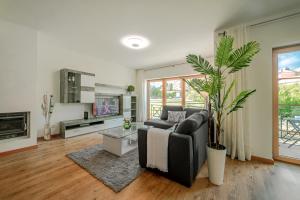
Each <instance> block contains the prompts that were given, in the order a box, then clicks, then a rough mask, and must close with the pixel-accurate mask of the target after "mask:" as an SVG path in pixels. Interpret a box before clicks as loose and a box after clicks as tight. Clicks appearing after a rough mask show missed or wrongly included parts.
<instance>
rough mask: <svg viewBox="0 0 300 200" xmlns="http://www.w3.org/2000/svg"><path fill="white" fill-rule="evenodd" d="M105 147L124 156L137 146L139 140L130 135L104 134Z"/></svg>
mask: <svg viewBox="0 0 300 200" xmlns="http://www.w3.org/2000/svg"><path fill="white" fill-rule="evenodd" d="M103 148H104V150H106V151H108V152H110V153H112V154H115V155H117V156H122V155H123V154H125V153H127V152H129V151H131V150H133V149H135V148H137V140H136V139H134V140H133V139H131V138H128V137H125V138H114V137H109V136H106V135H103Z"/></svg>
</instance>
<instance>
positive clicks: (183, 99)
mask: <svg viewBox="0 0 300 200" xmlns="http://www.w3.org/2000/svg"><path fill="white" fill-rule="evenodd" d="M193 78H204V75H201V74H198V75H188V76H174V77H168V78H159V79H150V80H147V118H148V119H150V83H151V82H159V81H161V82H162V106H165V105H166V103H167V98H166V92H167V91H166V85H167V84H166V83H167V81H168V80H180V81H181V106H185V103H186V84H185V81H184V80H185V79H193Z"/></svg>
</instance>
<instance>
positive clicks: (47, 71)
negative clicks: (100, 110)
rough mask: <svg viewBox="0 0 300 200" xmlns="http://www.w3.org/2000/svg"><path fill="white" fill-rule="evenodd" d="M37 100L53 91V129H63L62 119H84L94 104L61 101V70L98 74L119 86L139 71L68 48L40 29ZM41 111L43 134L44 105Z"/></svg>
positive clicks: (101, 79)
mask: <svg viewBox="0 0 300 200" xmlns="http://www.w3.org/2000/svg"><path fill="white" fill-rule="evenodd" d="M37 38H38V39H37V45H38V48H37V52H38V56H37V68H38V70H37V74H38V76H37V83H38V84H37V85H38V90H37V91H38V92H37V98H38V99H37V101H38V102H41V101H42V97H43V95H44V94H46V93H48V94H53V95H54V98H55V101H56V102H57V103H56V104H55V108H54V113H53V116H52V119H51V121H52V124H53V133H54V134H57V133H59V122H60V121H62V120H71V119H81V118H83V112H84V111H88V112H89V113H91V109H92V107H91V104H61V103H59V96H60V95H59V91H60V90H59V70H60V69H62V68H71V69H75V70H79V71H85V72H90V73H95V74H96V82H97V83H105V84H111V85H117V86H127V85H129V84H133V85H135V79H136V74H135V70H134V69H129V68H126V67H123V66H121V65H118V64H115V63H111V62H107V61H104V60H102V59H100V58H95V57H90V56H87V55H84V54H82V53H78V52H75V51H72V50H70V49H67V48H66V47H65V46H62V45H61V43H60V42H59V41H58V40H56V39H55V38H53V37H51V36H50V35H48V34H47V33H44V32H38V37H37ZM38 109H39V112H38V130H39V131H38V136H42V129H43V124H44V120H43V116H42V113H41V109H40V108H38Z"/></svg>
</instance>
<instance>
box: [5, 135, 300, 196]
mask: <svg viewBox="0 0 300 200" xmlns="http://www.w3.org/2000/svg"><path fill="white" fill-rule="evenodd" d="M101 141H102V138H101V136H100V135H99V134H89V135H84V136H80V137H76V138H71V139H66V140H64V139H55V140H52V141H49V142H39V145H38V148H37V149H33V150H29V151H26V152H21V153H16V154H13V155H9V156H6V157H1V158H0V199H1V200H4V199H22V200H34V199H55V200H58V199H59V200H60V199H80V200H89V199H108V200H109V199H128V200H129V199H130V200H135V199H143V200H146V199H242V200H247V199H289V200H292V199H300V167H299V166H294V165H288V164H283V163H277V162H276V163H275V165H274V166H273V165H267V164H262V163H259V162H254V161H251V162H240V161H236V160H230V159H227V160H226V170H225V183H224V185H222V186H214V185H212V184H211V183H209V181H208V178H207V167H206V166H204V167H203V168H202V169H201V172H200V173H199V175H198V177H197V179H196V181H195V183H194V185H193V186H192V187H191V188H186V187H184V186H181V185H179V184H177V183H175V182H173V181H170V180H168V179H166V178H164V177H161V176H159V175H157V174H155V173H152V172H148V171H146V172H144V173H142V174H141V175H140V177H139V178H137V179H136V180H135V181H134V182H132V183H131V184H130V185H129V186H128V187H126V188H125V189H124V190H123V191H121V192H120V193H117V194H116V193H114V192H113V191H112V190H110V189H109V188H107V187H106V186H105V185H103V184H102V183H101V182H100V181H98V180H97V179H95V178H94V177H93V176H91V175H90V174H89V173H87V172H86V171H85V170H83V169H82V168H80V167H79V166H77V165H76V164H75V163H73V161H71V160H70V159H68V158H67V157H66V156H65V155H66V154H67V153H69V152H72V151H77V150H80V149H82V148H84V147H88V146H91V145H94V144H97V143H101Z"/></svg>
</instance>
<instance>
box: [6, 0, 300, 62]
mask: <svg viewBox="0 0 300 200" xmlns="http://www.w3.org/2000/svg"><path fill="white" fill-rule="evenodd" d="M294 8H300V1H299V0H164V1H163V0H118V1H117V0H0V17H1V18H4V19H6V20H9V21H12V22H15V23H20V24H24V25H28V26H31V27H34V28H37V29H39V30H42V31H44V32H47V33H48V34H50V35H52V36H53V37H55V38H57V39H58V40H59V41H60V42H61V43H62V44H63V45H65V46H66V47H67V48H71V49H73V50H75V51H78V52H80V53H83V54H87V55H90V56H94V57H98V58H101V59H104V60H107V61H110V62H114V63H118V64H120V65H123V66H126V67H132V68H144V67H149V66H159V65H166V64H170V63H176V62H180V61H182V60H184V58H185V56H186V55H187V54H188V53H199V54H201V55H204V56H211V55H212V54H213V32H214V30H216V29H218V28H219V27H223V26H228V25H234V24H239V23H242V22H247V21H252V20H255V19H258V18H262V17H266V16H269V15H274V14H276V13H281V12H285V11H288V10H291V9H294ZM129 34H130V35H132V34H137V35H142V36H145V37H147V38H148V39H149V40H150V42H151V45H150V46H149V47H148V48H146V49H142V50H139V51H137V50H132V49H127V48H126V47H124V46H122V45H121V43H120V39H121V38H122V37H123V36H125V35H129Z"/></svg>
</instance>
